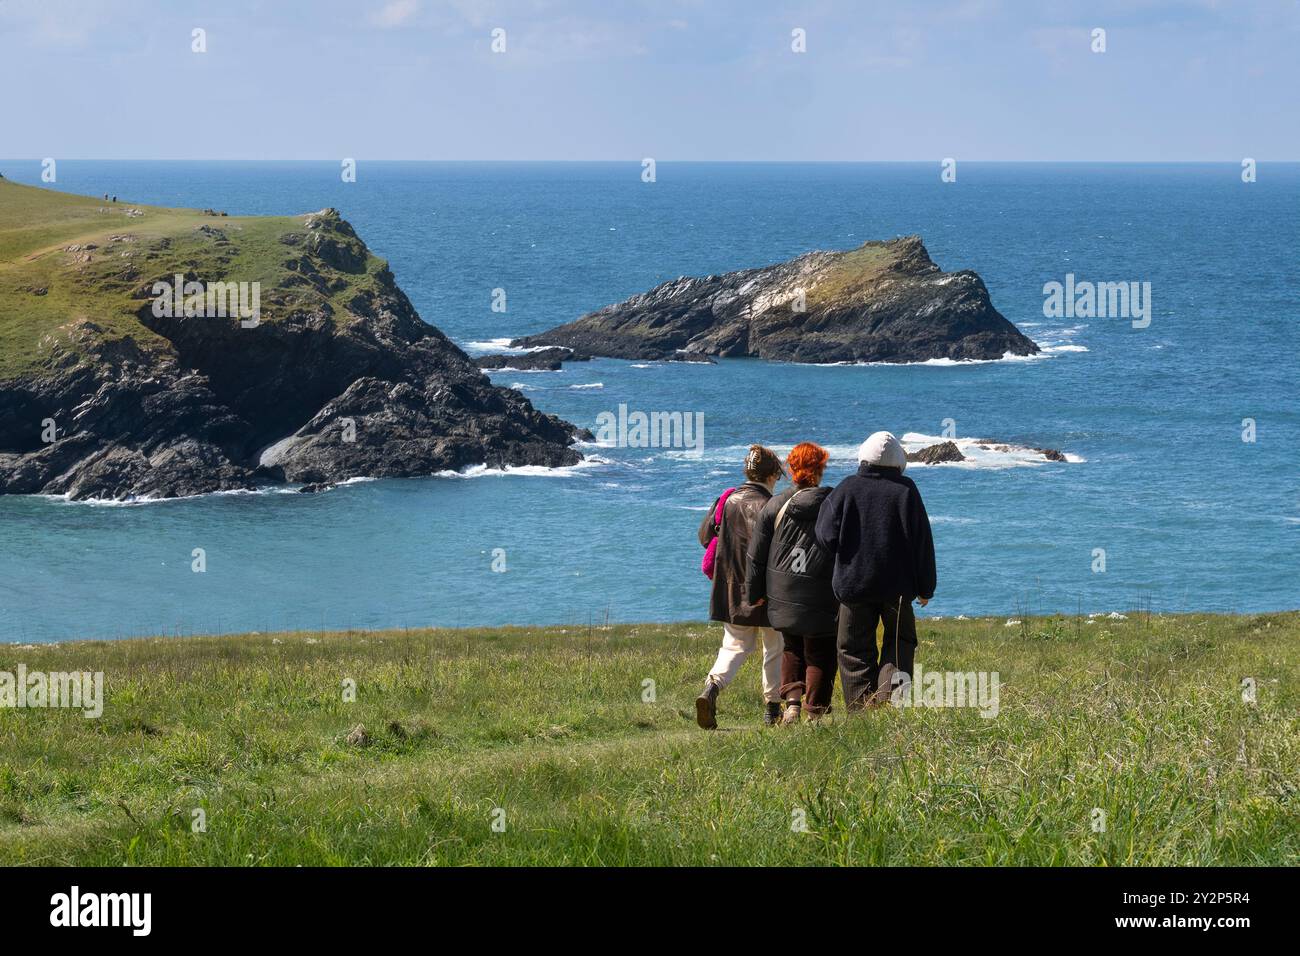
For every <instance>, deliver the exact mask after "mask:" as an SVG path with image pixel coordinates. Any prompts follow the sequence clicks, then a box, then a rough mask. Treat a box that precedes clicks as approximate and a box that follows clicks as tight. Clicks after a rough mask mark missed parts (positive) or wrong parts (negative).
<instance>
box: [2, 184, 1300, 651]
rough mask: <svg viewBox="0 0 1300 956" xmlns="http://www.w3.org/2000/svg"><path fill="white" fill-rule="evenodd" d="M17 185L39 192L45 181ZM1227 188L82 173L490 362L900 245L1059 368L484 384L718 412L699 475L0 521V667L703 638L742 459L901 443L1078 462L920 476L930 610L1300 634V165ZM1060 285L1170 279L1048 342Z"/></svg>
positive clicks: (49, 513)
mask: <svg viewBox="0 0 1300 956" xmlns="http://www.w3.org/2000/svg"><path fill="white" fill-rule="evenodd" d="M0 172H3V173H4V174H5V175H6V176H8V177H10V178H11V179H15V180H18V181H22V182H30V183H39V180H40V166H39V164H38V163H37V162H35V161H30V160H29V161H0ZM1240 172H1241V171H1240V168H1239V167H1238V166H1237V165H1236V164H1233V163H1223V164H1188V165H1150V164H1133V165H1089V164H1079V165H1072V164H1023V165H1022V164H1006V163H998V164H978V163H962V164H961V165H960V166H959V169H958V178H957V181H956V182H955V183H943V182H941V181H940V175H939V173H940V170H939V167H938V164H937V163H936V164H730V163H718V164H692V163H681V164H674V163H667V162H663V163H660V164H659V165H658V168H657V181H656V182H653V183H645V182H642V180H641V166H640V163H639V162H635V163H575V164H566V163H537V164H514V163H469V164H464V163H405V162H394V163H381V162H367V161H364V160H363V161H361V162H360V163H359V165H358V170H357V180H356V182H354V183H345V182H343V181H342V180H341V177H340V175H339V165H338V164H337V163H332V162H319V163H314V162H313V163H290V162H282V163H257V162H245V163H232V162H221V163H190V162H92V161H82V162H75V161H61V162H60V163H59V165H58V182H57V184H55V188H58V189H62V190H67V191H70V192H78V193H86V194H91V195H102V194H103V193H105V192H107V193H110V194H115V195H117V196H119V197H121V198H122V199H123V200H129V201H136V202H141V203H153V204H162V205H175V206H189V207H216V208H218V209H224V210H227V211H229V212H230V213H231V214H290V213H301V212H307V211H311V210H316V209H320V208H322V207H326V206H334V207H337V208H338V209H339V210H340V211H341V212H342V214H343V215H344V216H345V217H346V218H347V219H348V220H350V221H351V222H352V223H353V225H355V226H356V228H357V230H358V232H359V233H360V235H361V236H362V238H363V239H365V241H366V242H367V243H368V244H369V246H370V247H371V248H372V249H373V250H374V251H375V252H376V253H377V254H378V255H381V256H384V257H386V258H387V259H388V260H389V261H390V263H391V265H392V269H393V272H394V273H395V275H396V277H397V280H398V282H399V284H400V285H401V286H402V288H403V289H404V290H405V291H406V292H407V294H408V295H409V296H410V298H411V300H412V301H413V302H414V303H415V305H416V307H417V308H418V309H419V311H420V314H421V315H422V316H423V317H424V319H425V320H426V321H428V322H430V323H433V324H434V325H437V326H438V327H440V328H441V329H442V330H443V331H444V332H446V333H447V334H448V335H449V336H451V337H452V338H453V339H454V340H456V341H457V342H458V343H460V344H461V345H462V347H464V348H465V349H466V350H467V351H470V352H472V353H479V352H483V351H486V350H495V345H498V344H500V342H501V340H507V339H510V338H512V337H515V336H519V335H523V334H526V333H530V332H537V331H540V330H542V329H546V328H549V327H551V326H553V325H556V324H558V323H561V322H565V321H568V320H571V319H573V318H576V317H577V316H579V315H581V314H582V313H585V312H587V311H590V310H592V309H595V308H598V307H600V306H603V305H606V304H608V303H611V302H616V301H619V300H621V299H623V298H626V297H627V296H629V295H632V294H634V293H637V292H641V291H644V290H646V289H649V288H650V287H652V286H654V285H656V284H657V283H659V282H662V281H664V280H666V279H671V278H675V277H677V276H680V275H702V274H708V273H718V272H724V271H727V270H731V269H739V268H745V267H751V266H758V265H763V264H767V263H772V262H777V261H780V260H783V259H787V258H790V257H792V256H795V255H798V254H800V253H803V252H807V251H809V250H812V249H846V248H851V247H853V246H855V245H857V244H859V243H861V242H863V241H864V240H867V239H880V238H888V237H892V236H896V235H905V234H911V233H918V234H920V235H921V236H922V238H923V239H924V241H925V244H926V246H927V248H928V249H929V251H930V254H931V256H932V258H933V259H934V260H935V262H937V263H938V264H939V265H940V266H941V267H942V268H944V269H946V270H955V269H974V270H976V271H977V272H978V273H979V274H980V275H981V276H982V277H983V279H984V281H985V283H986V284H987V285H988V288H989V292H990V294H991V296H992V300H993V303H994V305H995V306H996V307H997V308H998V309H999V310H1000V311H1001V312H1002V313H1003V314H1004V315H1006V316H1007V318H1008V319H1010V320H1011V321H1012V322H1014V323H1016V325H1018V326H1019V327H1020V328H1021V329H1022V331H1024V332H1025V333H1026V334H1027V335H1029V336H1030V337H1031V338H1033V339H1034V340H1035V341H1037V342H1038V343H1039V344H1040V345H1043V346H1044V347H1045V350H1044V353H1043V355H1042V356H1040V357H1037V358H1034V359H1032V360H1018V361H1017V360H1008V361H1001V362H989V363H977V364H922V365H907V366H880V365H874V366H825V367H813V366H799V365H789V364H777V363H765V362H761V361H757V360H728V361H722V362H720V363H719V364H717V365H715V366H708V365H694V364H663V363H654V362H627V361H615V360H605V359H598V360H595V361H592V362H589V363H577V364H572V365H568V366H566V367H565V368H564V370H563V371H561V372H554V373H549V372H535V373H522V372H514V371H508V370H507V371H501V372H495V373H493V376H492V377H493V379H494V381H496V382H497V383H498V384H501V385H505V386H509V387H515V388H519V389H522V390H523V392H524V394H526V395H527V396H528V398H529V399H530V400H531V401H532V402H533V403H534V404H535V405H537V406H538V407H539V408H541V409H543V410H545V411H548V412H552V413H554V414H556V415H559V416H561V417H563V418H565V419H568V420H569V421H572V422H574V423H576V424H579V425H584V426H587V427H591V428H594V427H595V426H596V424H597V416H599V415H600V413H601V412H616V411H617V409H618V407H619V405H620V404H626V405H627V407H628V409H629V410H632V411H636V410H641V411H645V412H651V411H664V412H671V411H682V412H691V413H695V412H700V413H703V415H704V446H703V449H702V452H701V453H700V454H699V455H698V456H694V455H693V454H691V453H690V452H689V450H685V449H664V448H622V447H594V446H586V447H584V449H583V451H584V453H585V454H587V455H588V460H587V461H586V462H584V463H583V464H582V465H580V466H578V467H574V468H568V469H559V470H555V471H549V472H546V471H542V472H537V471H533V470H529V469H525V470H523V471H520V472H510V473H505V474H502V473H497V472H489V471H486V470H483V469H478V470H472V471H470V472H468V473H466V474H464V475H461V476H456V477H447V476H443V477H429V478H419V479H408V480H396V481H366V482H357V483H353V484H348V485H345V486H342V487H339V488H337V489H335V490H332V491H330V492H328V493H325V494H319V495H299V494H293V493H286V492H283V491H268V492H265V493H256V494H230V495H214V496H208V497H203V498H197V499H189V500H180V501H164V502H153V503H141V504H128V505H105V504H86V503H69V502H66V501H63V500H51V499H41V498H29V497H21V498H20V497H10V498H0V640H8V641H19V642H27V641H51V640H63V639H73V638H113V637H126V636H134V635H146V634H168V635H171V634H178V635H188V634H197V633H209V632H240V631H250V630H256V631H268V630H277V629H284V628H349V627H350V628H378V627H396V626H411V627H416V626H427V625H470V624H479V625H502V624H541V623H560V624H572V625H575V626H576V625H582V626H585V625H587V624H589V623H604V622H605V621H606V620H609V621H652V620H653V621H664V620H682V619H700V618H703V617H704V616H705V615H706V613H707V611H706V608H707V587H706V581H705V579H704V577H703V576H702V575H701V574H700V571H699V559H700V553H701V550H700V547H699V544H698V543H697V541H696V538H695V532H696V526H697V524H698V522H699V521H700V518H701V516H702V514H703V512H704V509H705V508H706V507H707V506H708V504H709V503H710V502H711V501H712V500H713V498H714V497H715V496H716V495H717V494H718V493H719V492H720V491H722V490H723V489H725V488H727V487H730V486H732V485H735V484H737V483H738V482H739V481H740V480H741V474H740V467H741V462H742V459H743V457H744V450H745V448H746V446H747V445H748V444H749V443H750V442H763V443H766V444H769V445H772V446H774V447H779V448H780V449H782V450H784V449H788V448H789V446H791V445H793V444H794V443H796V442H798V441H803V440H814V441H817V442H820V443H821V444H823V445H825V446H827V447H828V448H829V449H831V451H832V456H833V457H832V463H831V467H830V469H829V472H828V475H827V480H828V481H830V482H835V481H838V480H839V479H840V478H841V477H843V476H844V475H845V474H847V473H849V472H850V471H851V470H852V469H853V468H854V467H855V454H856V449H857V446H858V444H859V443H860V442H861V441H862V440H863V438H865V437H866V436H867V435H868V434H869V433H871V432H873V431H876V430H878V429H889V430H891V431H893V432H894V433H895V434H897V435H899V436H904V435H910V436H912V437H911V439H910V441H911V442H912V443H913V445H914V446H915V445H917V444H921V443H924V442H926V441H928V440H930V438H934V440H937V436H940V435H941V434H942V433H943V432H944V430H945V428H947V429H948V430H949V431H950V432H951V431H955V433H956V434H957V435H958V436H959V437H967V438H994V439H998V440H1000V441H1003V442H1009V443H1016V444H1019V445H1026V446H1034V447H1040V446H1046V447H1051V448H1058V449H1061V450H1062V451H1064V452H1066V453H1067V454H1068V455H1069V456H1070V458H1071V460H1070V461H1069V462H1065V463H1043V462H1038V463H1034V462H1032V461H1030V460H1028V457H1027V456H1025V455H1021V454H1018V453H1016V452H1015V451H1014V450H1010V451H1007V452H1005V453H996V452H994V453H987V454H983V455H981V456H980V457H979V458H978V459H977V460H975V461H973V462H972V463H970V464H968V465H960V466H933V467H928V468H926V467H916V466H913V467H912V468H909V474H910V475H911V476H912V477H913V478H914V479H915V480H916V482H917V484H918V486H919V487H920V489H921V491H922V494H923V496H924V498H925V501H926V505H927V507H928V509H929V512H930V516H931V520H932V522H933V525H934V532H935V540H936V548H937V555H938V566H939V586H938V591H937V594H936V596H935V600H934V601H933V602H932V603H931V604H930V606H929V608H928V609H927V610H926V611H924V612H922V614H924V615H931V616H949V617H952V616H956V615H960V614H966V615H976V614H997V615H1002V614H1005V615H1007V616H1008V617H1013V616H1020V615H1022V614H1026V613H1032V614H1041V613H1046V612H1053V611H1059V612H1066V613H1071V614H1073V613H1079V612H1082V613H1085V614H1086V613H1108V612H1112V611H1119V612H1121V613H1123V612H1125V611H1129V610H1132V609H1135V608H1140V609H1153V610H1156V611H1182V610H1215V611H1254V610H1267V609H1280V608H1295V607H1298V606H1300V481H1298V477H1300V476H1298V474H1297V471H1298V468H1300V454H1298V449H1300V408H1298V406H1300V402H1298V400H1297V396H1298V395H1300V325H1298V323H1300V292H1298V290H1300V281H1298V280H1300V259H1297V252H1296V250H1297V249H1300V165H1297V164H1267V163H1263V164H1261V165H1260V167H1259V174H1258V181H1257V182H1255V183H1249V184H1247V183H1243V182H1242V181H1241V175H1240ZM1067 274H1073V275H1074V276H1075V277H1076V281H1084V280H1087V281H1093V282H1119V281H1125V282H1130V281H1136V282H1149V283H1150V289H1151V303H1152V308H1151V314H1150V320H1151V321H1150V324H1149V326H1147V327H1146V328H1135V327H1134V326H1133V323H1132V322H1131V321H1130V320H1129V319H1128V318H1122V317H1119V318H1098V317H1073V318H1070V317H1064V316H1062V317H1057V318H1053V317H1048V316H1045V315H1044V292H1043V286H1044V284H1045V283H1047V282H1051V281H1057V282H1064V281H1065V277H1066V275H1067ZM494 289H504V290H505V291H506V311H505V312H494V311H493V310H492V307H491V306H492V301H493V290H494ZM1246 419H1250V420H1253V423H1254V436H1253V437H1254V440H1253V441H1246V440H1243V432H1244V430H1245V429H1247V428H1249V424H1248V423H1244V422H1245V420H1246ZM949 420H951V421H949ZM1247 437H1250V436H1249V435H1247ZM196 548H202V549H204V551H205V552H206V556H207V570H206V571H205V572H204V573H201V574H200V573H194V572H193V571H192V569H191V560H192V559H191V554H192V552H193V550H194V549H196ZM497 549H503V550H504V561H505V570H504V571H500V570H496V571H494V570H493V565H494V558H496V559H497V560H496V562H495V563H496V565H497V566H498V567H500V565H501V562H500V560H499V559H500V552H498V551H497ZM1102 552H1104V570H1099V557H1101V556H1102Z"/></svg>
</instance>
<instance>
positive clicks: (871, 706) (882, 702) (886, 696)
mask: <svg viewBox="0 0 1300 956" xmlns="http://www.w3.org/2000/svg"><path fill="white" fill-rule="evenodd" d="M897 673H898V668H897V667H895V666H894V665H893V664H885V665H883V666H882V667H881V668H880V677H879V678H877V679H876V692H875V693H874V694H872V695H871V697H870V698H869V699H868V701H867V709H868V710H875V709H876V708H878V707H888V706H889V704H890V700H891V697H892V696H893V693H894V675H895V674H897Z"/></svg>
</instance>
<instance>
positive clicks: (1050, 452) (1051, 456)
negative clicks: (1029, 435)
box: [1034, 448, 1068, 461]
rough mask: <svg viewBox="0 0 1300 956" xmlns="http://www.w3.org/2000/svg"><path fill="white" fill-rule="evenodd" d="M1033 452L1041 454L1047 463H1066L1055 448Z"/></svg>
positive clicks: (1036, 449) (1039, 449)
mask: <svg viewBox="0 0 1300 956" xmlns="http://www.w3.org/2000/svg"><path fill="white" fill-rule="evenodd" d="M1034 451H1036V452H1041V453H1042V456H1043V457H1044V458H1046V459H1047V460H1048V461H1067V460H1068V459H1067V458H1066V457H1065V455H1064V454H1063V453H1062V452H1060V451H1058V450H1057V449H1055V448H1035V449H1034Z"/></svg>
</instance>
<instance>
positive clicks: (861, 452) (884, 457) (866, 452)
mask: <svg viewBox="0 0 1300 956" xmlns="http://www.w3.org/2000/svg"><path fill="white" fill-rule="evenodd" d="M858 461H859V462H861V463H862V464H864V465H886V466H888V467H890V468H897V469H898V470H899V471H906V470H907V452H905V451H903V444H902V442H900V441H899V440H898V439H897V438H895V437H894V436H893V434H892V433H891V432H876V433H875V434H874V435H872V436H871V437H870V438H868V439H867V440H866V441H864V442H863V443H862V447H861V448H859V449H858Z"/></svg>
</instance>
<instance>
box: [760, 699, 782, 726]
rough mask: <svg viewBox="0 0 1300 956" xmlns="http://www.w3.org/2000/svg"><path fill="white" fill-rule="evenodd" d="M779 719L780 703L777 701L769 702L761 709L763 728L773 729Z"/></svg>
mask: <svg viewBox="0 0 1300 956" xmlns="http://www.w3.org/2000/svg"><path fill="white" fill-rule="evenodd" d="M780 719H781V702H780V701H779V700H769V701H768V702H767V706H766V707H764V708H763V726H764V727H775V726H776V724H777V721H779V720H780Z"/></svg>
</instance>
